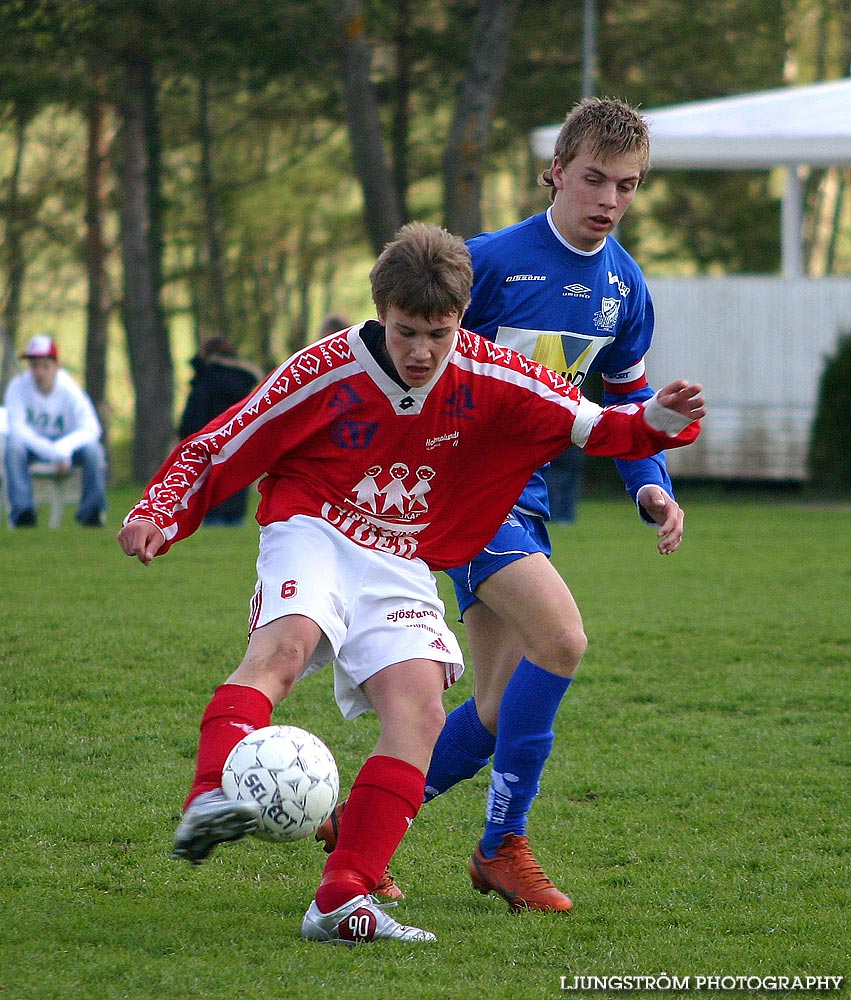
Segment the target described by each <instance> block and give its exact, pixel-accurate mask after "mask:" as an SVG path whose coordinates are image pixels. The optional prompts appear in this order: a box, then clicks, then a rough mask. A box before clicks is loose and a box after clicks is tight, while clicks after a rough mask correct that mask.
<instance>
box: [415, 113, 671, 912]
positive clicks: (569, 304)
mask: <svg viewBox="0 0 851 1000" xmlns="http://www.w3.org/2000/svg"><path fill="white" fill-rule="evenodd" d="M649 154H650V140H649V134H648V129H647V126H646V123H645V121H644V119H643V118H642V116H641V115H640V114H639V113H638V111H637V110H635V109H634V108H632V107H630V106H628V105H627V104H624V103H623V102H621V101H617V100H609V99H597V98H591V99H586V100H583V101H581V102H580V103H579V104H578V105H577V106H576V107H575V108H573V109H572V111H571V112H570V113H569V114H568V116H567V118H566V119H565V121H564V124H563V126H562V128H561V130H560V133H559V136H558V138H557V140H556V145H555V151H554V158H553V161H552V164H551V166H550V168H549V169H548V170H547V171H545V172H544V174H543V175H542V178H541V183H542V184H543V185H545V186H546V187H548V188H549V190H550V200H551V205H550V207H549V208H548V209H547V211H546V212H542V213H541V214H539V215H535V216H532V217H531V218H528V219H526V220H524V221H523V222H520V223H518V224H517V225H514V226H509V227H508V228H507V229H502V230H500V231H498V232H494V233H483V234H481V235H479V236H476V237H475V238H473V239H472V240H470V241H469V244H468V245H469V247H470V251H471V254H472V258H473V270H474V285H473V294H472V302H471V304H470V306H469V308H468V310H467V312H466V314H465V317H464V324H465V326H466V327H467V328H468V329H471V330H475V331H476V332H477V333H479V334H482V335H483V336H485V337H488V338H490V339H492V340H494V341H496V342H497V343H498V344H505V346H506V347H511V348H514V349H516V350H519V351H522V352H523V353H524V354H527V355H530V356H532V357H534V358H535V359H536V360H540V361H542V362H544V363H545V364H547V365H548V366H549V367H551V368H554V369H556V370H557V371H561V372H566V373H568V374H569V375H570V376H571V377H572V379H573V380H574V382H577V383H581V382H582V381H583V380H584V379H585V377H586V376H587V374H588V373H589V372H591V371H596V372H600V373H601V374H602V377H603V390H604V402H606V403H612V402H617V403H624V402H628V401H640V400H645V399H647V398H649V397H650V396H652V395H653V390H652V389H651V388H650V386H649V385H648V383H647V379H646V378H645V374H644V355H645V353H646V352H647V350H648V348H649V347H650V341H651V338H652V335H653V306H652V303H651V300H650V295H649V293H648V290H647V286H646V284H645V281H644V278H643V276H642V274H641V270H640V269H639V267H638V265H637V264H636V262H635V261H634V260H633V259H632V257H630V255H629V254H628V253H627V252H626V250H624V249H623V247H622V246H621V245H620V244H619V243H618V242H617V240H615V238H614V237H613V235H612V233H613V231H614V230H615V228H616V227H617V225H618V223H619V222H620V220H621V219H622V218H623V215H624V213H625V212H626V210H627V209H628V208H629V206H630V204H631V203H632V200H633V198H634V197H635V193H636V191H637V190H638V187H639V185H640V184H641V182H642V180H643V179H644V176H645V174H646V172H647V169H648V166H649ZM617 465H618V469H619V470H620V473H621V475H622V477H623V480H624V483H625V485H626V490H627V492H628V493H629V495H630V496H631V497H632V499H633V500H634V501H635V503H636V505H637V509H638V513H639V515H640V517H641V519H642V520H643V521H645V522H647V523H648V524H653V525H656V527H657V530H656V535H657V536H658V542H657V544H658V549H659V551H660V553H662V554H669V553H671V552H673V551H674V550H675V549H676V548H677V547H678V546H679V544H680V542H681V540H682V535H683V512H682V510H681V509H680V507H679V505H678V504H677V503H676V501H675V500H674V496H673V490H672V487H671V481H670V478H669V476H668V473H667V470H666V468H665V458H664V454H659V455H657V456H655V457H654V458H651V459H645V460H641V461H624V462H622V461H619V462H618V463H617ZM548 516H549V507H548V502H547V493H546V486H545V483H544V481H543V477H542V475H541V474H540V472H539V473H536V474H535V476H534V477H533V478H532V480H531V481H530V482H529V484H528V486H527V488H526V490H525V491H524V493H523V494H522V496H521V497H520V499H519V500H518V502H517V505H516V506H515V508H514V510H513V512H512V514H511V516H510V517H509V518H508V519H507V520H506V522H505V524H504V525H503V527H502V528H501V529H500V531H499V532H498V533H497V535H496V537H495V538H494V539H493V541H492V542H491V543H490V544H489V545H488V546H487V547H486V548H485V550H484V551H483V552H482V554H481V555H480V556H478V557H477V558H476V559H474V560H473V561H472V562H471V563H469V564H468V565H466V566H462V567H460V568H459V569H457V570H454V571H451V572H450V575H451V576H452V579H453V582H454V583H455V588H456V593H457V597H458V602H459V610H460V612H461V615H462V618H463V620H464V623H465V626H466V629H467V636H468V640H469V644H470V652H471V658H472V662H473V666H474V671H475V695H474V697H472V698H470V699H469V700H468V701H466V702H464V703H463V704H462V705H460V706H459V707H458V708H457V709H455V710H454V711H453V712H452V713H451V714H450V715H449V718H448V720H447V723H446V726H445V728H444V730H443V733H442V735H441V737H440V739H439V740H438V743H437V746H436V748H435V752H434V755H433V757H432V764H431V768H430V770H429V774H428V778H427V791H426V795H427V797H434V796H435V795H438V794H440V793H442V792H444V791H446V790H447V789H448V788H450V787H451V786H452V785H454V784H455V783H456V782H458V781H460V780H462V779H463V778H468V777H471V776H472V775H473V774H475V773H476V772H477V771H478V770H479V769H480V768H481V767H483V766H484V765H485V764H486V763H487V762H488V761H489V760H490V758H491V757H493V771H492V781H491V787H490V791H489V794H488V801H487V808H486V819H485V828H484V834H483V836H482V839H481V841H480V843H479V844H478V846H477V847H476V849H475V851H474V852H473V856H472V859H471V862H470V875H471V878H472V880H473V885H474V886H475V888H477V889H478V890H479V891H481V892H488V891H491V890H492V891H494V892H496V893H497V894H499V895H500V896H502V897H503V898H504V899H505V900H506V902H508V904H509V906H510V907H511V908H512V909H537V910H561V911H564V910H569V909H570V908H571V901H570V899H569V898H568V897H567V896H566V895H565V894H564V893H563V892H561V891H560V890H559V889H558V888H556V886H555V885H553V883H552V882H551V881H550V879H549V878H548V877H547V875H546V874H545V873H544V871H543V870H542V869H541V866H540V865H539V864H538V862H537V860H536V859H535V857H534V855H533V854H532V851H531V849H530V847H529V842H528V839H527V837H526V820H527V815H528V812H529V809H530V807H531V805H532V800H533V799H534V797H535V795H536V794H537V791H538V782H539V779H540V776H541V773H542V771H543V768H544V764H545V762H546V760H547V758H548V756H549V754H550V751H551V749H552V744H553V724H554V720H555V716H556V713H557V711H558V708H559V705H560V703H561V701H562V698H563V696H564V694H565V692H566V691H567V688H568V685H569V684H570V682H571V679H572V677H573V675H574V672H575V671H576V669H577V667H578V666H579V663H580V660H581V659H582V656H583V654H584V652H585V648H586V645H587V640H586V637H585V633H584V630H583V625H582V617H581V615H580V612H579V609H578V608H577V605H576V602H575V601H574V599H573V597H572V595H571V593H570V590H569V589H568V587H567V586H566V584H565V583H564V582H563V581H562V579H561V578H560V576H559V575H558V573H557V572H556V571H555V569H554V568H553V567H552V564H551V563H550V562H549V560H548V558H547V557H548V556H549V554H550V542H549V539H548V536H547V530H546V520H547V519H548ZM494 734H496V735H494Z"/></svg>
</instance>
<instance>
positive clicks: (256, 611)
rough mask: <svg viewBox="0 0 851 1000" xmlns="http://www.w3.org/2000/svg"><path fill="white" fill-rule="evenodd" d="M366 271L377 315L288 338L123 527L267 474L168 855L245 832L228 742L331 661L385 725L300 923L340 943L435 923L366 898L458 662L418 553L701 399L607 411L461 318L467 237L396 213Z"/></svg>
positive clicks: (247, 822) (467, 544)
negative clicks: (242, 605) (238, 605)
mask: <svg viewBox="0 0 851 1000" xmlns="http://www.w3.org/2000/svg"><path fill="white" fill-rule="evenodd" d="M370 280H371V284H372V293H373V299H374V301H375V305H376V308H377V314H378V321H374V320H368V321H366V322H364V323H361V324H358V325H357V326H354V327H352V328H350V329H348V330H344V331H342V332H340V333H337V334H333V335H331V336H330V337H327V338H325V339H323V340H320V341H319V342H318V343H316V344H313V345H311V346H310V347H307V348H305V349H304V350H302V351H299V352H298V353H297V354H295V355H294V356H293V357H291V358H290V359H289V360H288V361H286V362H285V363H284V364H283V365H281V366H280V367H279V368H278V369H277V370H276V371H275V372H273V373H272V374H271V375H270V376H269V378H267V379H266V381H265V382H264V383H263V384H262V385H260V386H259V387H258V388H257V389H256V391H255V392H253V393H252V394H251V395H250V396H248V397H246V399H245V400H243V401H242V402H241V403H238V404H236V405H235V406H233V407H231V409H230V410H228V411H227V412H225V413H224V414H223V415H221V416H220V417H218V418H216V419H215V420H214V421H212V422H211V423H210V424H208V425H207V426H206V427H205V428H204V429H202V430H201V431H199V432H198V433H197V434H195V435H193V436H191V437H189V438H187V439H185V440H184V441H182V442H181V443H180V444H179V445H178V446H177V447H176V448H175V449H174V451H173V452H172V453H171V455H169V457H168V458H167V459H166V461H165V463H164V464H163V466H162V468H161V469H160V470H159V471H158V472H157V473H156V475H155V476H154V478H153V479H152V481H151V483H150V484H149V485H148V487H147V489H146V491H145V494H144V496H143V497H142V499H141V500H140V501H139V503H138V504H137V505H136V506H135V507H134V508H133V509H132V510H131V511H130V513H129V514H128V515H127V518H126V519H125V522H124V526H123V527H122V529H121V531H120V532H119V535H118V541H119V544H120V545H121V547H122V549H123V551H124V552H125V553H126V554H127V555H129V556H136V557H137V558H138V559H139V560H140V561H141V562H142V563H144V564H145V565H148V564H149V563H150V562H151V561H152V560H153V558H154V557H155V556H157V555H162V554H164V553H165V552H166V551H167V550H168V549H169V547H170V546H171V545H172V544H173V543H174V542H176V541H179V540H180V539H182V538H185V537H186V536H188V535H189V534H191V533H192V532H193V531H194V530H195V529H196V528H197V527H198V525H199V524H200V523H201V521H202V519H203V516H204V514H205V512H206V511H207V510H209V509H210V508H211V507H214V506H215V505H216V504H218V503H220V502H221V501H222V500H223V499H224V498H225V497H227V496H229V495H230V494H231V493H233V492H234V491H236V490H239V489H241V488H243V487H244V486H246V485H248V484H250V483H251V482H253V481H254V480H256V479H258V478H259V477H262V479H261V481H260V486H259V489H260V493H261V501H260V504H259V508H258V512H257V520H258V522H259V524H260V554H259V557H258V562H257V570H258V580H257V584H256V587H255V591H254V595H253V598H252V600H251V607H250V620H249V640H248V647H247V650H246V653H245V656H244V658H243V660H242V662H241V663H240V664H239V666H238V667H237V668H236V670H235V671H234V672H233V673H232V674H231V676H230V677H229V678H228V679H227V681H226V682H225V683H224V684H223V685H221V686H220V687H219V688H217V690H216V692H215V693H214V695H213V698H212V700H211V702H210V703H209V705H208V706H207V709H206V711H205V712H204V715H203V718H202V721H201V736H200V743H199V748H198V757H197V767H196V773H195V779H194V782H193V785H192V788H191V790H190V792H189V795H188V797H187V799H186V803H185V811H184V815H183V819H182V821H181V823H180V825H179V827H178V829H177V832H176V834H175V848H174V854H175V856H176V857H181V858H185V859H187V860H189V861H190V862H192V863H196V864H197V863H200V862H202V861H203V860H204V859H205V858H206V857H207V856H208V855H209V853H210V851H211V850H212V849H213V848H214V847H215V846H216V844H218V843H222V842H225V841H230V840H237V839H239V838H240V837H242V836H244V835H245V834H247V833H251V832H252V831H253V829H254V828H255V825H256V821H257V813H256V806H254V804H253V803H246V802H235V801H229V800H227V799H226V798H225V797H224V795H223V794H222V791H221V774H222V769H223V766H224V762H225V759H226V758H227V756H228V754H229V753H230V751H231V749H232V748H233V747H234V746H235V745H236V744H237V743H238V742H239V740H240V739H241V738H242V737H243V736H244V735H245V734H246V732H248V731H252V730H254V729H259V728H262V727H264V726H267V725H269V724H270V721H271V715H272V711H273V709H274V707H275V706H276V705H278V704H279V703H280V702H281V701H283V700H284V699H285V698H286V696H287V694H288V693H289V691H290V690H291V688H292V686H293V684H294V683H295V682H296V681H297V680H298V679H299V678H300V677H303V676H306V675H307V674H310V673H312V672H314V671H315V670H318V669H320V668H321V667H323V666H324V665H326V664H328V663H333V669H334V673H335V695H336V698H337V702H338V705H339V707H340V710H341V712H342V713H343V715H344V717H346V718H348V719H352V718H355V717H356V716H358V715H359V714H361V713H362V712H364V711H367V710H369V709H372V710H374V711H375V712H376V713H377V715H378V719H379V722H380V735H379V738H378V742H377V744H376V746H375V749H374V751H373V753H372V754H371V755H370V756H369V758H368V759H367V760H366V762H365V763H364V765H363V767H362V768H361V770H360V772H359V774H358V776H357V778H356V780H355V782H354V785H353V787H352V790H351V792H350V794H349V797H348V800H347V803H346V809H345V813H344V815H343V816H342V818H341V821H340V824H339V829H338V835H337V838H336V845H335V848H334V850H333V851H332V853H331V854H330V855H329V857H328V859H327V861H326V864H325V869H324V872H323V875H322V880H321V883H320V885H319V887H318V889H317V892H316V897H315V899H314V900H313V902H312V903H311V904H310V907H309V909H308V911H307V913H306V915H305V918H304V921H303V924H302V935H303V936H304V937H305V938H308V939H311V940H318V941H341V942H344V943H350V944H354V943H357V942H359V941H370V940H376V939H381V938H396V939H401V940H406V941H430V940H433V939H434V935H432V934H430V933H429V932H428V931H424V930H421V929H420V928H416V927H407V926H404V925H402V924H400V923H398V922H397V921H395V920H393V919H392V918H391V917H390V916H389V915H388V914H387V913H386V912H385V911H384V909H382V904H380V903H379V902H378V900H377V899H376V898H375V897H374V896H373V895H372V893H373V890H374V889H375V887H376V886H377V884H378V882H379V880H380V879H381V877H382V876H383V874H384V872H385V870H386V868H387V864H388V862H389V860H390V858H391V857H392V855H393V852H394V851H395V849H396V847H397V846H398V844H399V842H400V841H401V839H402V837H403V836H404V834H405V832H406V830H407V829H408V827H409V826H410V824H411V822H412V821H413V819H414V817H415V816H416V815H417V812H418V810H419V808H420V805H421V803H422V801H423V794H424V788H425V774H426V771H427V769H428V765H429V760H430V758H431V753H432V749H433V747H434V744H435V741H436V739H437V737H438V735H439V733H440V730H441V728H442V726H443V723H444V710H443V705H442V692H443V690H444V688H445V687H446V686H447V685H449V684H452V683H453V682H454V681H455V680H456V679H457V678H458V677H459V676H460V674H461V672H462V670H463V662H462V656H461V651H460V648H459V645H458V642H457V639H456V638H455V636H454V634H453V632H452V630H451V629H450V628H449V626H448V625H447V624H446V621H445V619H444V608H443V604H442V602H441V601H440V599H439V597H438V593H437V587H436V582H435V580H434V577H433V576H432V571H433V570H440V569H446V568H449V567H452V566H456V565H458V564H460V563H463V562H464V561H465V560H468V559H470V558H471V557H472V556H473V555H474V554H475V553H476V552H477V551H479V550H480V549H481V547H482V546H483V545H484V544H485V543H486V541H487V540H488V538H490V537H491V535H493V533H494V531H495V530H496V528H497V527H498V526H499V524H500V523H501V522H502V520H503V519H504V518H505V516H506V514H507V513H508V511H509V510H510V508H511V505H512V503H513V502H514V501H515V500H516V498H517V496H518V495H519V493H520V491H521V490H522V489H523V486H524V485H525V483H526V481H527V480H528V478H529V476H530V475H531V474H532V472H533V471H534V469H536V468H537V467H539V466H540V465H541V464H542V463H544V462H546V461H547V460H548V459H549V458H551V457H552V456H553V455H554V454H556V453H557V452H559V451H561V450H562V449H563V448H564V447H566V446H567V444H568V443H570V442H572V443H573V444H575V445H577V446H579V447H581V448H583V449H584V450H585V451H587V452H588V453H590V454H601V455H617V456H621V457H640V456H644V455H650V454H654V453H655V452H658V451H659V450H661V449H664V448H670V447H677V446H681V445H685V444H688V443H690V442H691V441H693V440H694V438H695V437H696V436H697V434H698V432H699V420H700V418H701V417H702V416H703V415H704V413H705V403H704V399H703V395H702V390H701V388H700V386H697V385H694V384H691V383H689V382H687V381H685V380H680V381H677V382H673V383H671V384H670V385H669V386H667V387H666V388H665V389H662V390H660V391H659V392H658V393H657V394H656V395H655V396H654V397H653V398H652V399H651V400H648V401H647V402H646V403H645V404H643V405H640V406H638V405H628V406H623V407H621V406H615V407H607V408H601V407H599V406H597V405H596V404H594V403H591V402H590V401H589V400H586V399H584V398H583V397H582V395H581V394H580V392H579V390H578V389H577V388H575V387H574V386H572V385H571V384H570V382H569V381H568V380H567V379H565V378H564V377H563V376H561V375H559V374H558V373H556V372H553V371H551V370H549V369H547V368H545V367H543V366H542V365H541V364H540V363H537V362H534V361H531V360H529V359H528V358H526V357H525V356H524V355H522V354H518V353H517V352H515V351H513V350H506V349H504V348H501V347H499V346H497V345H495V344H493V343H491V342H490V341H487V340H485V339H483V338H481V337H478V336H477V335H475V334H472V333H469V332H467V331H465V330H462V329H460V320H461V316H462V315H463V313H464V310H465V308H466V306H467V304H468V302H469V299H470V288H471V284H472V269H471V266H470V255H469V251H468V250H467V248H466V247H465V245H464V243H463V241H461V240H460V239H459V238H457V237H455V236H452V235H451V234H449V233H447V232H446V231H445V230H442V229H439V228H438V227H436V226H429V225H423V224H418V223H414V224H411V225H409V226H406V227H404V228H403V229H402V230H401V231H400V233H399V235H398V237H397V239H395V240H394V241H393V242H392V243H390V244H389V245H388V246H387V248H386V249H385V250H384V252H383V253H382V254H381V256H380V257H379V259H378V261H377V262H376V264H375V266H374V267H373V270H372V272H371V275H370Z"/></svg>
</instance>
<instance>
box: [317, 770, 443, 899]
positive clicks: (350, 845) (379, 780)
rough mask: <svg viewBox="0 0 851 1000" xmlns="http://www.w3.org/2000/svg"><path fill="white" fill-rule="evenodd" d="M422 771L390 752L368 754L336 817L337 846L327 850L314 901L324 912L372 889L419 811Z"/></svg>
mask: <svg viewBox="0 0 851 1000" xmlns="http://www.w3.org/2000/svg"><path fill="white" fill-rule="evenodd" d="M424 791H425V775H424V774H423V773H422V771H420V770H419V768H416V767H414V766H413V764H408V763H407V762H406V761H404V760H398V759H397V758H396V757H381V756H378V757H369V758H367V761H366V763H365V764H364V765H363V767H362V768H361V769H360V773H359V774H358V776H357V778H356V779H355V783H354V785H353V786H352V790H351V792H350V793H349V797H348V799H347V800H346V808H345V810H344V811H343V815H342V817H341V818H340V830H339V833H338V834H337V846H336V847H335V848H334V850H333V851H332V852H331V854H330V855H329V856H328V860H327V861H326V862H325V869H324V871H323V872H322V882H321V884H320V886H319V888H318V889H317V891H316V905H317V906H318V907H319V909H320V910H321V911H322V912H323V913H330V912H331V910H336V909H337V907H338V906H342V905H343V903H346V902H348V901H349V900H350V899H352V898H353V897H354V896H361V895H363V894H364V893H369V892H372V891H373V889H375V887H376V886H377V885H378V883H379V881H380V879H381V877H382V876H383V875H384V870H385V869H386V868H387V865H388V864H389V862H390V859H391V858H392V857H393V852H394V851H395V850H396V848H397V847H398V846H399V844H400V843H401V841H402V838H403V837H404V836H405V834H406V833H407V831H408V827H409V826H410V825H411V823H412V822H413V820H414V817H415V816H416V815H417V813H418V812H419V808H420V804H421V803H422V801H423V792H424Z"/></svg>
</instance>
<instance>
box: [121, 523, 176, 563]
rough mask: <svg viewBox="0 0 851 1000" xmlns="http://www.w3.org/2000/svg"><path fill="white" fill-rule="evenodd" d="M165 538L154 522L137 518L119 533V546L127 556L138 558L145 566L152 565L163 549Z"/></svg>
mask: <svg viewBox="0 0 851 1000" xmlns="http://www.w3.org/2000/svg"><path fill="white" fill-rule="evenodd" d="M164 541H165V536H164V535H163V533H162V532H161V531H160V529H159V528H158V527H157V526H156V525H155V524H154V523H153V522H152V521H143V520H141V518H137V519H135V520H133V521H128V522H127V524H125V525H124V527H123V528H122V529H121V531H119V532H118V544H119V545H120V546H121V548H122V549H123V550H124V553H125V555H128V556H136V557H137V558H138V559H139V562H140V563H142V564H143V565H144V566H147V565H149V564H150V562H151V560H152V559H153V558H154V556H155V555H156V554H157V552H159V550H160V549H161V548H162V544H163V542H164Z"/></svg>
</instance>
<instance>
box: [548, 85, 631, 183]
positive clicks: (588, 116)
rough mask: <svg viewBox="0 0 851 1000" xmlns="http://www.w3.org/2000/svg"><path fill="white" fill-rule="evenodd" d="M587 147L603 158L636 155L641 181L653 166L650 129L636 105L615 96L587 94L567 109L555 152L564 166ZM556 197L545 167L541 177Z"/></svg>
mask: <svg viewBox="0 0 851 1000" xmlns="http://www.w3.org/2000/svg"><path fill="white" fill-rule="evenodd" d="M583 149H584V150H585V151H586V152H587V153H589V154H590V155H591V156H594V157H599V158H600V159H602V160H609V159H613V158H614V157H616V156H628V155H635V156H637V157H638V159H639V163H640V173H639V177H638V182H639V184H640V183H641V181H643V180H644V178H645V176H646V174H647V171H648V170H649V169H650V130H649V129H648V127H647V121H646V120H645V119H644V118H643V117H642V115H641V114H640V113H639V111H638V109H637V108H633V107H631V106H630V105H629V104H626V103H625V102H624V101H620V100H618V99H617V98H613V97H586V98H583V100H581V101H579V103H578V104H575V105H574V106H573V107H572V108H571V110H570V111H569V112H568V115H567V117H566V118H565V120H564V123H563V124H562V126H561V129H560V130H559V133H558V137H557V138H556V143H555V150H554V151H553V156H554V158H555V159H557V160H558V161H559V163H560V164H561V165H562V166H563V167H564V166H567V164H568V163H570V161H571V160H573V159H575V157H577V156H578V155H579V152H580V150H583ZM538 182H539V183H540V184H541V185H542V186H543V187H548V188H549V189H550V200H551V201H552V199H553V198H554V197H555V187H554V186H553V174H552V170H551V169H547V170H545V171H544V172H543V173H542V174H541V176H540V178H539V181H538Z"/></svg>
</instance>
